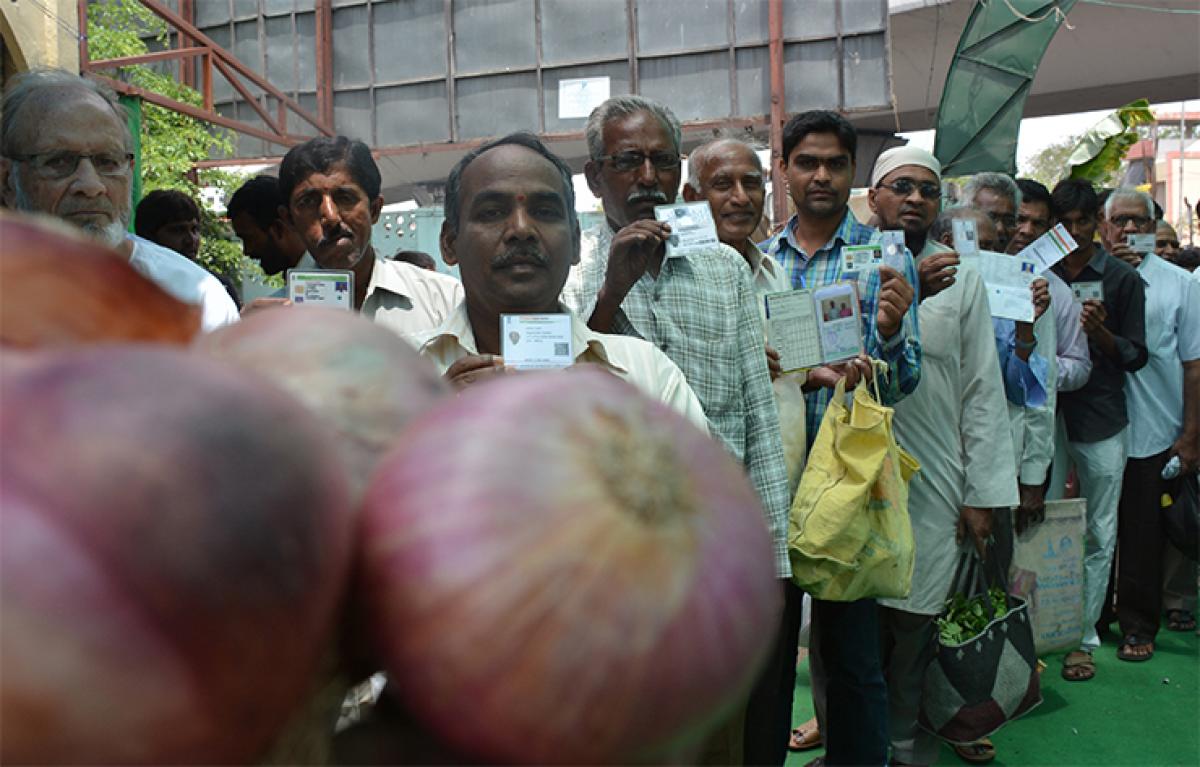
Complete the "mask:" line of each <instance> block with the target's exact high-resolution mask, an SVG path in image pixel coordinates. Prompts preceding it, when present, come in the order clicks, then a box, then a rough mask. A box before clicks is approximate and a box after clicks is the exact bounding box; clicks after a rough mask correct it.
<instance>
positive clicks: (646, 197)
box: [625, 189, 669, 205]
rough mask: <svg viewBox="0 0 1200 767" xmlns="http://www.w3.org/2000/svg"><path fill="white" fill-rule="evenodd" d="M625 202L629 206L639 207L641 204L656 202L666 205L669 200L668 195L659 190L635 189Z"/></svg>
mask: <svg viewBox="0 0 1200 767" xmlns="http://www.w3.org/2000/svg"><path fill="white" fill-rule="evenodd" d="M625 202H626V204H628V205H637V204H638V203H641V202H655V203H658V204H659V205H666V204H667V203H668V202H669V200H668V199H667V195H666V194H664V193H663V192H662V191H661V190H659V189H634V190H633V191H632V192H630V193H629V196H628V197H626V198H625Z"/></svg>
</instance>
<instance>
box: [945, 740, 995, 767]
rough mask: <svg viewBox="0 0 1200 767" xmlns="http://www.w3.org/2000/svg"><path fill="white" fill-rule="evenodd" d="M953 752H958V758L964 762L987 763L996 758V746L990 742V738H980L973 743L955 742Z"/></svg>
mask: <svg viewBox="0 0 1200 767" xmlns="http://www.w3.org/2000/svg"><path fill="white" fill-rule="evenodd" d="M954 753H956V754H958V758H959V759H962V760H963V761H964V762H970V763H971V764H987V763H988V762H990V761H992V760H993V759H995V758H996V746H995V745H994V744H993V743H992V740H991V738H980V739H979V740H977V741H975V742H974V743H967V744H966V745H957V744H956V745H955V746H954Z"/></svg>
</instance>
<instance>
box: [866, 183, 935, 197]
mask: <svg viewBox="0 0 1200 767" xmlns="http://www.w3.org/2000/svg"><path fill="white" fill-rule="evenodd" d="M875 188H876V189H888V190H890V191H891V192H892V194H896V195H899V196H901V197H908V196H909V195H910V194H912V193H913V190H914V189H916V190H917V191H919V192H920V193H921V196H922V197H924V198H925V199H926V200H936V199H939V198H940V197H941V196H942V185H941V184H938V183H937V182H935V181H922V182H920V183H917V182H916V181H913V180H912V179H910V178H898V179H896V180H895V181H893V182H892V183H890V184H883V183H881V184H878V185H877V186H876V187H875Z"/></svg>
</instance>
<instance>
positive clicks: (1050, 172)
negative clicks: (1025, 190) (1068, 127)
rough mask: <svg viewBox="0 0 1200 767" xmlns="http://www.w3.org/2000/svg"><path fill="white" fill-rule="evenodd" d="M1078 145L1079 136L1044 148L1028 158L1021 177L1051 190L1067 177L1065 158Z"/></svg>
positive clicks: (1068, 167)
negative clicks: (1039, 183) (1037, 182)
mask: <svg viewBox="0 0 1200 767" xmlns="http://www.w3.org/2000/svg"><path fill="white" fill-rule="evenodd" d="M1078 143H1079V136H1068V137H1067V138H1065V139H1063V140H1062V141H1058V142H1055V143H1053V144H1051V145H1049V146H1047V147H1045V148H1044V149H1042V150H1041V151H1040V152H1038V153H1037V154H1035V155H1033V156H1032V157H1030V158H1029V160H1028V161H1027V162H1026V163H1025V167H1024V168H1023V169H1022V170H1021V177H1022V178H1031V179H1033V180H1034V181H1040V182H1041V183H1043V184H1045V186H1046V188H1047V189H1053V188H1054V185H1055V184H1057V183H1058V182H1059V181H1062V180H1063V179H1064V178H1066V177H1067V173H1068V172H1069V171H1070V169H1071V166H1070V163H1068V162H1067V158H1069V157H1070V156H1071V152H1073V151H1074V150H1075V146H1076V145H1077V144H1078Z"/></svg>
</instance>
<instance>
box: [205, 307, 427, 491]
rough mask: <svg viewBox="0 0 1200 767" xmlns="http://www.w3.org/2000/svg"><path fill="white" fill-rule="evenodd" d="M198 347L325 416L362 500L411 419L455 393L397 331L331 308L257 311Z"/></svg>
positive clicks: (291, 308) (218, 331)
mask: <svg viewBox="0 0 1200 767" xmlns="http://www.w3.org/2000/svg"><path fill="white" fill-rule="evenodd" d="M197 346H198V348H200V349H201V350H202V351H203V352H205V353H207V354H209V355H211V356H213V357H217V358H219V359H222V360H225V361H227V362H230V363H232V364H234V365H237V366H238V367H242V368H246V369H248V370H253V371H255V372H256V373H259V374H261V375H263V376H266V377H267V378H270V379H271V380H273V381H274V382H275V383H277V384H278V385H280V386H282V387H283V388H284V389H286V390H288V391H289V392H291V393H292V394H293V395H294V396H295V397H296V398H297V399H299V400H300V401H301V402H303V403H304V404H306V405H308V407H309V409H310V410H312V411H313V412H314V413H316V414H317V415H319V416H320V417H321V418H323V419H324V420H325V421H326V422H327V423H328V424H329V425H330V426H331V427H332V428H333V429H334V430H335V431H336V432H337V434H338V436H339V438H340V447H341V450H342V455H343V458H344V460H345V462H346V465H347V468H348V469H349V472H350V478H351V481H352V484H353V489H354V491H355V493H356V495H357V493H358V492H360V491H361V489H362V488H364V487H365V486H366V482H367V477H368V476H370V473H371V471H372V470H373V469H374V468H375V464H376V462H377V461H378V460H379V459H380V458H381V457H382V456H383V455H384V453H386V452H387V450H388V448H390V447H391V446H392V445H393V444H394V443H395V441H396V440H397V439H398V438H399V436H400V432H401V431H402V430H403V428H404V426H405V425H406V424H407V423H408V421H409V419H411V418H413V417H414V416H416V415H419V414H420V413H423V412H425V411H426V410H428V409H429V408H430V407H431V406H432V405H433V403H435V402H436V401H437V400H439V399H440V398H442V397H444V396H446V395H448V394H449V393H450V389H449V387H448V386H447V385H446V383H445V382H444V381H443V380H442V378H441V376H439V375H438V373H437V370H436V369H435V368H434V367H433V366H432V365H430V364H429V363H428V362H426V361H425V360H422V359H421V358H420V357H419V356H418V355H417V352H416V351H415V350H414V349H413V348H412V347H411V346H409V345H408V343H407V342H406V341H404V340H403V339H402V338H401V337H400V336H398V335H397V334H396V333H394V332H392V331H390V330H387V329H386V328H383V327H381V326H379V325H376V324H374V323H373V322H371V321H370V320H367V319H365V318H363V317H361V316H360V315H357V314H350V313H348V312H338V311H335V310H332V309H320V308H315V307H300V306H296V307H283V308H276V309H266V310H262V311H258V312H255V313H253V314H250V315H249V316H247V317H246V318H245V319H244V320H242V321H241V322H238V323H234V324H232V325H227V326H225V327H223V328H220V329H218V330H217V331H216V332H213V333H209V334H207V335H205V336H202V337H201V338H199V339H198V340H197Z"/></svg>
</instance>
